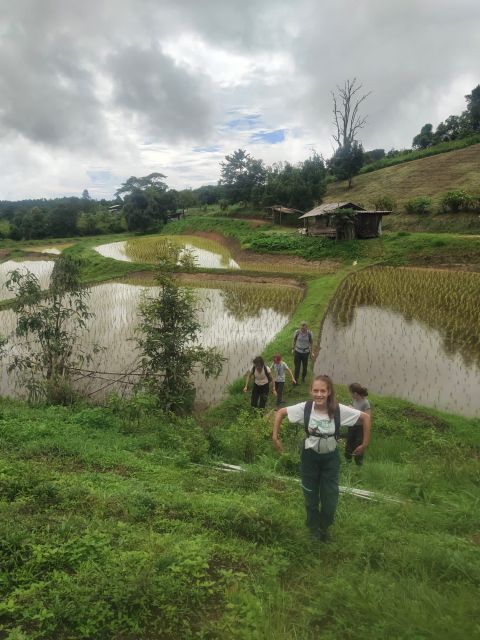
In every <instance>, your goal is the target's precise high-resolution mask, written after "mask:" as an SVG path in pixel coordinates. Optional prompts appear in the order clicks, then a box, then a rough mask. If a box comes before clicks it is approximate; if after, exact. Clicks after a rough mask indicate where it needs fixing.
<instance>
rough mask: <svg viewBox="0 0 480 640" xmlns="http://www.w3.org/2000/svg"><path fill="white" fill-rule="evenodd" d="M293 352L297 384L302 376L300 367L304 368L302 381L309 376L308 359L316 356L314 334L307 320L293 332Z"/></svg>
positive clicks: (294, 375)
mask: <svg viewBox="0 0 480 640" xmlns="http://www.w3.org/2000/svg"><path fill="white" fill-rule="evenodd" d="M292 353H293V365H294V367H295V373H294V374H293V377H294V378H295V380H296V382H295V384H298V379H299V376H300V367H301V368H302V382H305V378H306V376H307V368H308V359H309V358H312V359H313V358H314V357H315V354H314V353H313V336H312V332H311V331H310V329H309V328H308V325H307V323H306V322H305V320H302V322H301V323H300V328H299V329H297V330H296V331H295V333H294V334H293V341H292Z"/></svg>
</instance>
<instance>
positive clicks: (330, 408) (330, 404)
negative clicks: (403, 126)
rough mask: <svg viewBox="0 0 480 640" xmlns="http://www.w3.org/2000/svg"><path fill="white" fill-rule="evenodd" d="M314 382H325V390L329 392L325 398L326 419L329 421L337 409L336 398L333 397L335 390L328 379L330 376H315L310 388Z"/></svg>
mask: <svg viewBox="0 0 480 640" xmlns="http://www.w3.org/2000/svg"><path fill="white" fill-rule="evenodd" d="M316 380H321V381H322V382H325V384H326V385H327V389H328V392H329V395H328V398H327V412H328V417H329V418H330V419H331V418H333V416H334V414H335V409H336V408H337V405H338V402H337V398H336V397H335V389H334V388H333V382H332V379H331V378H330V376H327V375H325V374H322V375H320V376H315V378H314V379H313V380H312V386H313V383H314V382H315V381H316Z"/></svg>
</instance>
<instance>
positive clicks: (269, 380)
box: [252, 364, 272, 382]
mask: <svg viewBox="0 0 480 640" xmlns="http://www.w3.org/2000/svg"><path fill="white" fill-rule="evenodd" d="M263 372H264V373H265V375H266V377H267V380H268V382H271V381H272V376H271V375H270V374H269V373H268V371H267V365H266V364H264V365H263ZM252 373H253V374H254V375H255V367H254V366H253V367H252Z"/></svg>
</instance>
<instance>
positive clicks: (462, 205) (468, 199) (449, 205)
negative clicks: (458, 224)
mask: <svg viewBox="0 0 480 640" xmlns="http://www.w3.org/2000/svg"><path fill="white" fill-rule="evenodd" d="M472 203H473V198H472V196H470V195H469V194H468V193H466V192H465V191H460V190H455V191H447V193H445V194H444V195H443V196H442V199H441V205H442V209H443V211H452V212H453V213H457V211H460V209H469V208H470V206H471V205H472Z"/></svg>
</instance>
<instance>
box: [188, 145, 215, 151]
mask: <svg viewBox="0 0 480 640" xmlns="http://www.w3.org/2000/svg"><path fill="white" fill-rule="evenodd" d="M193 151H194V152H195V153H215V152H217V151H220V147H219V146H217V145H212V146H210V147H194V148H193Z"/></svg>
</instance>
